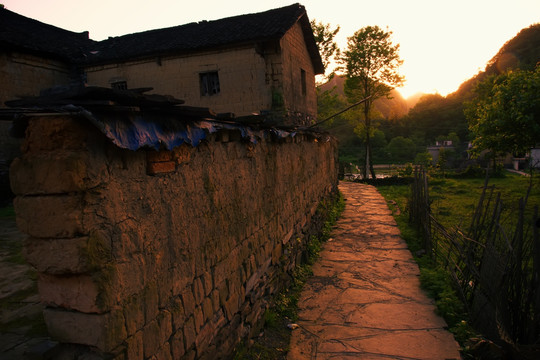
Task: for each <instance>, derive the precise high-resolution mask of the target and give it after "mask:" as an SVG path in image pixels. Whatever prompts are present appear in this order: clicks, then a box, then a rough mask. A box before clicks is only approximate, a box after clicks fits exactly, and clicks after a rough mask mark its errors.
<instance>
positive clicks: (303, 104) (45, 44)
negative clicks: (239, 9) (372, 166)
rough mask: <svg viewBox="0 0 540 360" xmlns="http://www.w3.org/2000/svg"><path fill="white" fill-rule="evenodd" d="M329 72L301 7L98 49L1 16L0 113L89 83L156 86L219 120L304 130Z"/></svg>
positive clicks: (74, 36) (78, 36) (138, 36)
mask: <svg viewBox="0 0 540 360" xmlns="http://www.w3.org/2000/svg"><path fill="white" fill-rule="evenodd" d="M323 72H324V68H323V64H322V61H321V58H320V55H319V52H318V50H317V46H316V43H315V40H314V38H313V33H312V31H311V26H310V23H309V19H308V16H307V13H306V9H305V8H304V7H303V6H302V5H299V4H293V5H290V6H287V7H283V8H278V9H274V10H269V11H266V12H261V13H256V14H248V15H240V16H234V17H229V18H225V19H220V20H215V21H201V22H198V23H190V24H186V25H180V26H175V27H170V28H164V29H157V30H150V31H145V32H141V33H135V34H129V35H124V36H120V37H112V38H109V39H107V40H104V41H100V42H97V41H93V40H91V39H89V34H88V32H84V33H74V32H70V31H66V30H63V29H59V28H57V27H54V26H51V25H47V24H44V23H41V22H38V21H35V20H32V19H29V18H26V17H24V16H21V15H18V14H16V13H13V12H11V11H9V10H6V9H1V10H0V77H1V81H2V84H4V86H3V87H2V89H0V103H1V104H2V105H0V106H3V104H4V102H5V101H7V100H12V99H15V98H17V97H21V96H36V95H38V94H39V92H40V91H41V90H43V89H46V88H49V87H52V86H56V85H65V84H68V83H74V82H75V83H81V82H82V83H86V84H88V85H91V86H102V87H104V86H105V87H115V88H120V89H125V88H130V89H133V88H148V87H151V88H153V91H154V92H155V93H157V94H168V95H172V96H174V97H176V98H179V99H183V100H185V101H186V104H189V105H191V106H198V107H208V108H211V109H213V110H214V111H216V112H217V113H234V114H235V115H237V116H244V115H249V114H253V113H257V114H261V113H262V114H273V115H274V118H276V117H279V118H280V119H281V122H283V123H286V124H304V125H305V124H308V123H310V122H311V121H313V120H314V119H315V116H316V109H317V106H316V94H315V75H316V74H321V73H323ZM6 85H7V86H6Z"/></svg>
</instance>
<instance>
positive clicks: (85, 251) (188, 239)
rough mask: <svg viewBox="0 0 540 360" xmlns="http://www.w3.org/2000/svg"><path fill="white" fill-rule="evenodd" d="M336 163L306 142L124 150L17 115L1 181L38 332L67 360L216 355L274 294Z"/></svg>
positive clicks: (222, 138) (301, 137) (66, 123)
mask: <svg viewBox="0 0 540 360" xmlns="http://www.w3.org/2000/svg"><path fill="white" fill-rule="evenodd" d="M336 164H337V160H336V144H335V142H333V141H328V142H327V141H317V140H316V139H315V138H314V137H313V136H311V135H308V134H301V133H299V134H297V135H296V136H295V137H294V138H287V139H282V140H261V141H259V142H258V143H257V144H253V143H250V142H245V141H242V140H241V139H240V135H239V133H237V132H236V131H231V130H227V131H225V130H223V131H221V132H218V133H216V134H213V135H212V136H211V137H210V138H208V140H205V141H204V142H203V143H201V144H200V145H199V146H198V147H196V148H193V147H190V146H187V145H182V146H180V147H178V148H175V149H174V150H172V151H160V152H156V151H153V150H138V151H128V150H123V149H120V148H117V147H116V146H114V145H112V144H111V143H110V142H109V141H108V140H107V139H106V138H105V136H103V135H102V134H101V133H100V132H98V131H97V130H96V129H95V128H93V127H92V126H91V125H89V124H87V123H86V122H84V121H83V120H82V119H78V118H73V117H69V116H67V115H66V116H60V115H59V116H56V117H41V118H40V117H34V118H31V119H30V123H29V127H28V129H27V132H26V139H25V140H24V143H23V155H22V156H21V157H20V158H18V159H16V160H15V161H14V162H13V164H12V167H11V183H12V188H13V190H14V192H15V193H16V195H17V197H16V199H15V210H16V213H17V224H18V226H19V228H20V229H21V230H22V231H24V232H25V233H27V234H28V235H29V238H28V240H27V241H26V243H25V256H26V258H27V260H28V261H29V262H30V263H31V264H32V265H33V266H35V267H36V268H37V270H38V272H39V280H38V286H39V292H40V296H41V299H42V301H43V302H44V303H45V304H46V305H47V308H46V310H45V312H44V315H45V320H46V323H47V326H48V329H49V333H50V334H51V335H52V336H53V337H54V338H55V339H57V340H58V341H60V342H61V343H63V344H64V345H62V347H61V349H62V351H64V352H65V353H66V354H70V355H69V356H70V357H69V358H70V359H76V358H78V357H77V354H82V353H86V352H88V351H93V353H95V354H97V356H98V358H113V359H158V360H161V359H194V358H198V359H219V358H222V357H225V356H227V355H228V354H230V353H231V351H232V350H233V348H234V346H235V344H236V343H237V342H238V341H239V340H240V339H241V338H245V337H247V336H253V335H256V334H258V328H257V327H258V324H259V323H260V322H259V320H260V319H261V316H262V314H263V313H264V311H265V309H266V307H267V306H268V303H269V301H270V299H271V296H272V295H273V294H275V293H276V292H277V291H279V289H280V288H282V287H283V286H285V285H286V284H287V282H286V279H287V276H286V274H287V273H288V272H290V271H292V269H293V268H294V267H295V265H296V264H297V262H298V261H300V259H301V257H302V248H303V246H305V241H306V238H307V237H309V235H310V234H312V233H313V231H315V230H316V229H315V228H316V226H315V225H316V224H314V214H316V209H317V206H318V204H319V203H320V201H321V200H324V199H325V198H328V197H330V196H332V195H335V194H336V192H337V168H336ZM69 344H71V345H69ZM66 356H68V355H66Z"/></svg>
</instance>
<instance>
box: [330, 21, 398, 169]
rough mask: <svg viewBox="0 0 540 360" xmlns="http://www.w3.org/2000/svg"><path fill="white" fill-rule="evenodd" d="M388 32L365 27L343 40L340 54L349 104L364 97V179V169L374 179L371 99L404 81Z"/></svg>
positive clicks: (385, 94)
mask: <svg viewBox="0 0 540 360" xmlns="http://www.w3.org/2000/svg"><path fill="white" fill-rule="evenodd" d="M391 35H392V32H391V31H384V30H382V29H381V28H379V27H378V26H366V27H364V28H362V29H360V30H358V31H357V32H356V33H354V35H353V36H351V37H349V38H348V39H347V40H348V41H347V49H346V50H345V52H344V53H343V56H341V57H340V61H341V63H342V64H343V65H344V70H345V74H346V77H347V79H346V81H345V94H346V96H347V99H348V100H349V102H351V103H356V102H358V101H360V100H362V99H366V98H367V99H368V100H367V101H365V102H364V103H363V112H362V117H363V120H364V128H365V131H364V132H363V133H364V134H365V140H364V143H365V157H364V164H363V177H364V179H365V178H367V172H368V168H369V171H370V173H371V176H372V178H375V171H374V170H373V157H372V154H371V144H370V137H371V134H372V131H371V116H370V113H371V110H372V106H373V102H374V101H375V100H376V99H378V98H380V97H383V96H386V97H389V95H390V91H391V90H392V89H393V88H394V87H396V86H399V85H401V84H402V83H403V82H404V77H403V76H401V75H399V73H398V68H399V66H400V65H401V64H402V63H403V61H402V60H401V59H400V57H399V44H398V45H393V44H392V41H391V39H390V36H391Z"/></svg>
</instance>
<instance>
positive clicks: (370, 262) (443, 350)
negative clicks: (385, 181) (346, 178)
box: [288, 182, 460, 360]
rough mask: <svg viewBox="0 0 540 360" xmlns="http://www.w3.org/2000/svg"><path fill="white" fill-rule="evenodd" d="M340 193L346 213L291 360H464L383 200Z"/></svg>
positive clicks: (369, 193)
mask: <svg viewBox="0 0 540 360" xmlns="http://www.w3.org/2000/svg"><path fill="white" fill-rule="evenodd" d="M339 189H340V191H341V192H342V194H343V196H344V197H345V199H346V207H345V211H344V212H343V214H342V217H341V219H340V220H339V221H338V223H337V226H336V229H335V230H334V233H333V239H330V240H329V241H328V242H327V243H326V244H325V246H324V249H323V251H322V252H321V258H320V259H319V260H318V261H317V263H316V264H315V265H314V266H313V277H312V278H311V279H310V280H309V281H308V282H307V284H306V286H305V287H304V290H303V292H302V294H301V297H300V300H299V320H298V325H299V327H298V328H297V329H295V330H293V333H292V338H291V344H290V351H289V355H288V360H300V359H317V360H319V359H373V360H378V359H460V354H459V351H458V349H459V346H458V344H457V342H456V341H455V340H454V338H453V336H452V334H450V333H449V332H448V331H447V330H445V327H446V324H445V322H444V320H443V319H442V318H440V317H439V316H437V315H436V314H435V306H434V305H433V302H432V301H431V300H430V299H429V298H428V297H427V296H426V295H425V294H424V292H423V291H422V290H421V289H420V281H419V271H418V266H417V265H416V263H415V262H414V260H413V258H412V256H411V253H410V251H409V250H408V249H407V245H406V244H405V242H404V240H403V239H401V237H400V233H399V230H398V228H397V225H396V223H395V221H394V219H393V218H392V216H391V212H390V211H389V209H388V206H387V205H386V202H385V200H384V199H383V197H382V196H381V195H380V194H379V193H378V192H377V190H376V189H375V188H374V187H373V186H370V185H364V184H359V183H351V182H342V183H340V186H339Z"/></svg>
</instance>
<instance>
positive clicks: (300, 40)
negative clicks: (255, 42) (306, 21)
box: [281, 23, 317, 125]
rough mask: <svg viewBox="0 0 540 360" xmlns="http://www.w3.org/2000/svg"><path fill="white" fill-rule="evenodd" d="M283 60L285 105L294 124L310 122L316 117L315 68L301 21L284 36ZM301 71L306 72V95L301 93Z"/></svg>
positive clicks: (282, 42) (282, 44)
mask: <svg viewBox="0 0 540 360" xmlns="http://www.w3.org/2000/svg"><path fill="white" fill-rule="evenodd" d="M281 59H282V71H283V97H284V99H285V108H286V109H287V111H288V115H289V117H290V118H291V119H292V122H293V123H301V124H304V125H309V124H310V123H311V121H312V120H315V119H316V117H317V95H316V92H315V71H314V70H313V65H312V62H311V58H310V56H309V53H308V51H307V48H306V45H305V41H304V35H303V32H302V28H301V26H300V24H299V23H296V24H295V25H294V26H293V27H292V28H291V29H289V31H287V33H286V34H285V36H283V38H282V39H281ZM301 70H304V71H305V75H306V76H305V79H306V93H305V95H304V94H303V92H302V79H301Z"/></svg>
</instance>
